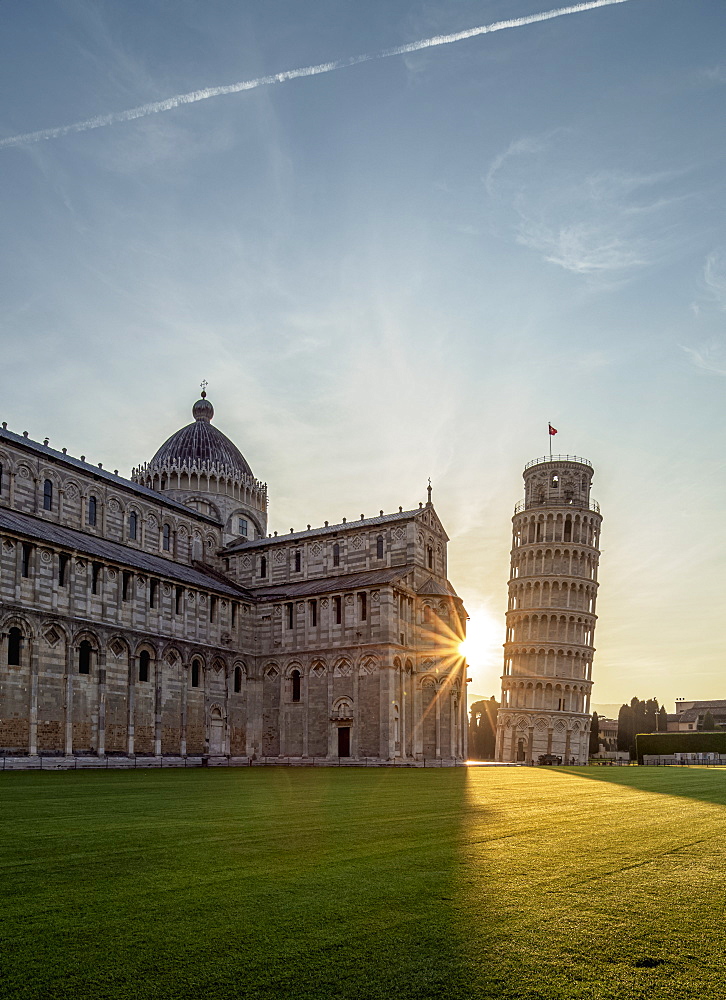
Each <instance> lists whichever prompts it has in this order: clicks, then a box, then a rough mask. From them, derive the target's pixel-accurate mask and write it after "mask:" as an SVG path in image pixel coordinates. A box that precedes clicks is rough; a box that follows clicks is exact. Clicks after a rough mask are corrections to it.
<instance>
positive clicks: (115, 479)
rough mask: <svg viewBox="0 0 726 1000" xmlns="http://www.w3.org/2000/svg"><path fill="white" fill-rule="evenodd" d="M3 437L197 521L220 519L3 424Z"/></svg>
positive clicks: (216, 520) (24, 448) (1, 433)
mask: <svg viewBox="0 0 726 1000" xmlns="http://www.w3.org/2000/svg"><path fill="white" fill-rule="evenodd" d="M3 440H6V441H8V442H9V443H10V444H15V445H20V447H21V448H23V450H25V451H30V452H33V453H34V454H36V455H39V456H42V457H44V458H46V459H48V460H50V461H53V462H55V463H57V464H59V465H65V466H66V467H69V468H71V469H77V470H78V471H79V472H82V473H84V474H85V475H87V476H92V477H93V478H94V479H98V480H101V481H104V482H106V483H110V484H111V485H112V486H117V487H119V488H120V489H123V490H126V491H127V492H129V493H133V494H135V495H136V496H137V497H139V498H143V499H146V500H151V501H153V502H155V503H159V502H162V503H163V504H164V506H165V507H169V508H170V509H172V510H176V511H179V513H182V512H183V513H184V514H186V515H187V516H188V517H193V518H194V519H195V520H197V521H204V522H205V523H206V524H218V523H219V520H218V518H216V517H209V516H208V515H207V514H201V513H199V511H196V510H194V509H193V508H190V507H186V506H185V505H184V504H182V503H179V502H178V501H176V500H172V499H171V497H169V496H165V497H163V499H162V498H161V497H160V496H159V494H158V492H157V491H156V490H151V489H148V488H147V487H146V486H143V485H142V484H141V483H136V482H133V481H132V480H130V479H124V478H123V476H119V474H118V472H113V473H112V472H109V471H108V469H104V468H102V467H101V465H97V466H96V465H91V464H90V463H89V462H86V460H85V458H74V457H73V456H72V455H67V454H66V452H65V451H57V450H56V449H55V448H50V447H48V445H47V444H41V443H40V441H34V440H33V439H32V438H29V437H26V436H25V434H16V433H15V432H14V431H9V430H8V429H7V427H0V442H2V441H3ZM46 440H47V438H46Z"/></svg>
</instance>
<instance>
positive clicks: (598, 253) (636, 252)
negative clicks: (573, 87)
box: [483, 129, 684, 283]
mask: <svg viewBox="0 0 726 1000" xmlns="http://www.w3.org/2000/svg"><path fill="white" fill-rule="evenodd" d="M568 138H569V139H573V138H574V139H576V136H574V134H573V133H572V132H571V130H568V129H557V130H554V131H551V132H550V133H548V134H547V135H543V136H524V137H522V138H519V139H516V140H515V141H513V142H511V143H510V144H509V146H508V147H507V148H506V149H505V150H504V151H503V152H502V153H500V154H499V155H498V156H496V157H495V158H494V159H493V160H492V163H491V165H490V167H489V170H488V171H487V173H486V175H485V177H484V178H483V181H484V186H485V188H486V190H487V192H488V194H489V195H490V196H492V197H496V198H497V200H498V202H499V204H500V205H501V206H503V207H504V208H505V211H508V212H509V213H510V214H511V215H512V216H513V218H512V219H511V220H510V222H509V223H508V225H509V226H510V227H511V231H512V237H513V239H514V240H515V242H517V243H518V244H519V245H520V246H525V247H527V248H529V249H530V250H533V251H535V252H537V253H539V254H541V256H542V257H543V259H544V260H545V261H547V262H548V263H551V264H556V265H557V266H559V267H562V268H563V269H564V270H566V271H570V272H572V273H573V274H578V275H581V276H582V277H584V278H586V279H588V280H590V281H591V282H592V281H598V282H600V283H602V282H603V281H606V282H608V283H613V282H622V281H624V280H627V279H628V278H629V277H631V276H632V274H633V273H634V272H636V271H637V270H639V269H641V268H644V267H646V266H647V265H649V264H652V263H654V262H656V261H658V260H659V259H661V258H662V257H664V256H665V255H666V254H667V253H668V251H669V248H670V247H671V244H672V240H673V237H672V233H671V232H670V230H669V226H668V223H667V220H666V212H667V210H669V209H671V208H672V206H674V205H676V204H677V203H678V202H680V201H683V200H684V199H683V197H682V196H674V195H672V193H671V189H670V188H669V187H668V185H669V184H670V182H672V181H673V180H674V179H675V178H676V176H677V175H678V172H676V171H658V172H652V173H642V172H635V171H626V170H622V169H609V170H603V169H600V170H596V171H588V170H587V169H586V168H585V169H582V170H581V171H578V170H577V166H576V159H575V157H574V156H573V155H572V152H571V150H570V149H569V148H565V146H566V145H567V147H570V146H571V145H572V143H571V142H570V143H568V142H567V139H568Z"/></svg>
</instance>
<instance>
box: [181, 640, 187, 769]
mask: <svg viewBox="0 0 726 1000" xmlns="http://www.w3.org/2000/svg"><path fill="white" fill-rule="evenodd" d="M179 671H180V675H181V719H180V723H179V753H180V754H181V755H182V757H186V755H187V687H188V685H189V678H188V676H187V668H186V667H185V666H184V660H182V659H180V660H179Z"/></svg>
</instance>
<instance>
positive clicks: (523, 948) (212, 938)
mask: <svg viewBox="0 0 726 1000" xmlns="http://www.w3.org/2000/svg"><path fill="white" fill-rule="evenodd" d="M725 899H726V770H716V769H713V770H712V769H697V768H690V769H686V768H672V769H665V768H627V769H626V768H623V769H620V768H617V769H616V768H612V769H609V768H601V769H600V768H597V769H596V768H590V769H589V770H587V769H575V768H573V769H567V768H557V769H555V768H540V769H524V768H473V769H470V770H467V769H465V768H459V769H456V770H453V769H442V770H418V769H416V770H413V769H412V770H408V769H404V770H393V769H374V768H371V769H367V770H364V769H360V770H358V769H334V768H325V769H320V770H312V769H310V770H308V769H304V770H303V769H298V768H252V769H250V768H239V769H234V768H229V769H217V770H210V771H207V770H204V771H202V770H189V771H176V770H167V771H117V772H113V771H111V772H94V771H82V772H56V773H51V774H42V773H37V772H31V773H22V772H16V773H6V774H0V905H1V906H2V911H1V912H0V962H1V963H2V967H1V968H0V997H2V1000H6V998H23V1000H25V998H31V997H33V998H43V1000H62V998H94V1000H96V998H99V1000H100V998H109V1000H111V998H113V1000H123V998H147V997H159V998H180V997H186V998H204V1000H216V998H227V997H239V998H270V1000H272V998H275V1000H277V998H288V997H289V998H293V997H294V998H311V1000H312V998H316V1000H317V998H328V997H331V998H332V997H336V998H348V997H351V998H354V1000H366V998H374V997H381V998H383V997H385V998H388V997H390V998H411V1000H414V998H416V1000H420V998H425V997H446V998H448V997H451V998H468V997H492V998H494V997H505V998H509V997H528V998H533V1000H534V998H537V1000H539V998H549V997H556V998H570V997H588V998H603V1000H605V998H608V1000H609V998H621V997H622V998H625V997H628V998H631V997H632V998H636V997H637V998H641V997H642V998H646V997H647V998H664V997H673V998H674V1000H675V998H677V1000H681V998H687V997H699V998H702V997H705V996H711V995H714V994H716V995H717V994H719V993H722V992H723V991H724V989H726V972H725V971H724V953H723V949H724V938H725V932H724V916H725V914H724V905H725V904H724V901H725Z"/></svg>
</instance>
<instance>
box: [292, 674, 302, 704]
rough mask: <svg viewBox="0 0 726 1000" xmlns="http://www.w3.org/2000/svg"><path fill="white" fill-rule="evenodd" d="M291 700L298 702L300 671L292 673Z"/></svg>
mask: <svg viewBox="0 0 726 1000" xmlns="http://www.w3.org/2000/svg"><path fill="white" fill-rule="evenodd" d="M292 700H293V701H300V671H299V670H293V672H292Z"/></svg>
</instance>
